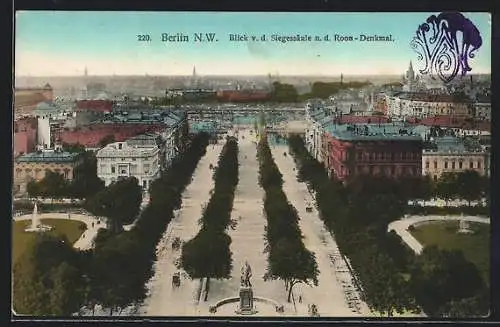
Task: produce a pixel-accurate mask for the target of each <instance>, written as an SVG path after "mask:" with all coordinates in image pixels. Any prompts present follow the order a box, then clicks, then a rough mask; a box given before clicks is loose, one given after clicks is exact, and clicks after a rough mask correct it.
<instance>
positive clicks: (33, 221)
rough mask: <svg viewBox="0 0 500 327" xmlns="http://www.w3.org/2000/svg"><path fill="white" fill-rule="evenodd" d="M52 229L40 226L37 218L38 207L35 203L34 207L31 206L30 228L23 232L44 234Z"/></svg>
mask: <svg viewBox="0 0 500 327" xmlns="http://www.w3.org/2000/svg"><path fill="white" fill-rule="evenodd" d="M51 229H52V227H50V226H47V225H42V223H41V222H40V219H39V217H38V206H37V203H36V201H35V205H34V206H33V213H32V215H31V226H30V227H28V228H26V229H25V230H24V231H25V232H45V231H50V230H51Z"/></svg>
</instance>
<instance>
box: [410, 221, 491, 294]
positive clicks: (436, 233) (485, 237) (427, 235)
mask: <svg viewBox="0 0 500 327" xmlns="http://www.w3.org/2000/svg"><path fill="white" fill-rule="evenodd" d="M458 228H459V222H458V221H445V222H432V223H427V224H423V225H419V226H415V229H414V230H413V231H412V232H411V234H412V235H413V236H414V237H415V238H416V239H417V240H418V241H419V242H420V243H421V244H422V245H423V246H428V245H436V246H438V247H439V248H441V249H446V250H460V251H462V252H463V254H464V256H465V258H466V259H467V260H468V261H470V262H472V263H474V264H475V265H476V267H477V268H478V269H479V270H480V271H481V273H482V275H483V278H484V280H485V281H486V283H488V285H489V284H490V225H488V224H481V223H472V222H471V223H470V229H471V230H472V231H473V233H471V234H462V233H457V230H458Z"/></svg>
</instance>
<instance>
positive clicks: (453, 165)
mask: <svg viewBox="0 0 500 327" xmlns="http://www.w3.org/2000/svg"><path fill="white" fill-rule="evenodd" d="M451 169H455V161H452V163H451Z"/></svg>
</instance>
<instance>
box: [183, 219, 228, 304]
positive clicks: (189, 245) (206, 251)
mask: <svg viewBox="0 0 500 327" xmlns="http://www.w3.org/2000/svg"><path fill="white" fill-rule="evenodd" d="M230 244H231V238H230V237H229V236H228V235H227V234H226V233H224V232H223V231H217V230H213V229H210V230H208V229H202V230H200V232H199V233H198V234H197V235H196V236H195V237H194V238H193V239H191V240H189V241H188V242H186V243H184V245H183V246H182V255H181V265H182V267H183V269H184V270H185V271H186V272H187V273H188V275H189V276H190V277H191V278H193V279H194V278H204V277H206V278H207V290H206V293H205V301H206V300H207V297H208V285H209V282H210V278H215V279H221V278H229V277H230V276H231V270H232V257H231V251H230Z"/></svg>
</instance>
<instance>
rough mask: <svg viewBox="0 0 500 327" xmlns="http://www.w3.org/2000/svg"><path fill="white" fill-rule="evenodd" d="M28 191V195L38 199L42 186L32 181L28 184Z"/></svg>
mask: <svg viewBox="0 0 500 327" xmlns="http://www.w3.org/2000/svg"><path fill="white" fill-rule="evenodd" d="M26 190H27V191H28V195H29V196H30V197H32V198H34V197H37V196H39V195H40V184H39V183H38V182H37V181H35V180H31V181H29V182H28V185H27V186H26Z"/></svg>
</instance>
